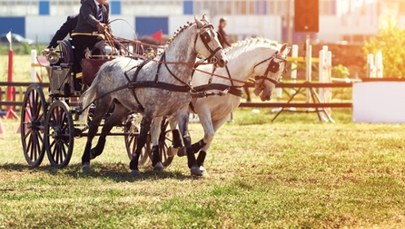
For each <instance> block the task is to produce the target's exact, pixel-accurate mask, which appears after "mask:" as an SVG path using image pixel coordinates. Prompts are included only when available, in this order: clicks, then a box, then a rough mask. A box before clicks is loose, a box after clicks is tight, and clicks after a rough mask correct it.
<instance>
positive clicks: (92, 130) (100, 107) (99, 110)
mask: <svg viewBox="0 0 405 229" xmlns="http://www.w3.org/2000/svg"><path fill="white" fill-rule="evenodd" d="M106 108H107V109H106ZM108 108H109V105H108V104H106V103H103V104H101V103H97V104H96V109H95V112H94V114H95V115H94V117H93V119H92V120H91V121H90V123H89V131H88V133H87V142H86V146H85V148H84V152H83V156H82V168H83V170H90V159H91V155H90V150H91V142H92V141H93V138H94V137H95V136H96V134H97V131H98V126H99V125H100V122H101V120H102V119H103V118H104V116H105V114H106V113H107V111H108Z"/></svg>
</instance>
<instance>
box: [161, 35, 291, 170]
mask: <svg viewBox="0 0 405 229" xmlns="http://www.w3.org/2000/svg"><path fill="white" fill-rule="evenodd" d="M289 51H290V47H288V46H287V45H286V44H284V45H281V44H279V43H277V42H274V41H270V40H267V39H262V38H250V39H247V40H244V41H240V42H238V43H236V44H234V45H232V46H231V47H229V48H227V49H225V52H226V55H227V57H228V64H227V67H228V70H229V74H228V72H227V71H228V70H227V69H226V68H218V69H216V68H215V66H213V65H201V66H199V67H198V68H197V69H196V71H195V73H194V76H193V80H192V85H193V87H194V88H199V87H203V88H205V89H209V88H210V85H212V87H211V88H213V89H214V90H213V94H215V91H216V90H215V88H219V87H218V85H226V86H227V90H228V93H226V94H225V95H213V96H207V97H201V98H193V99H192V102H191V104H190V111H191V112H193V113H195V114H197V115H198V117H199V119H200V122H201V124H202V126H203V128H204V138H203V139H201V140H200V141H198V142H197V143H195V144H193V145H192V146H191V147H190V146H187V141H190V140H189V139H187V138H189V136H183V138H184V137H186V139H185V141H184V142H185V146H186V151H187V154H189V153H190V152H192V153H198V152H199V155H198V158H197V165H198V166H200V172H201V174H200V175H206V174H207V172H206V170H205V168H204V160H205V156H206V154H207V150H208V149H209V147H210V145H211V143H212V140H213V138H214V135H215V132H216V131H217V130H218V129H219V128H220V127H221V126H222V125H223V124H224V123H225V122H226V120H227V119H228V117H229V115H230V113H231V112H233V111H234V110H235V109H236V108H237V107H238V106H239V104H240V102H241V97H240V95H241V92H240V88H241V87H243V85H244V84H245V82H246V81H247V80H248V79H251V78H254V79H255V91H254V92H255V94H256V95H257V96H260V98H261V100H263V101H264V100H270V99H271V94H272V91H273V90H274V88H275V85H276V83H277V81H278V79H279V77H280V75H281V74H282V72H283V71H284V68H285V62H286V57H287V54H288V52H289ZM208 73H210V74H208ZM224 76H226V77H224ZM214 85H215V86H214ZM238 89H239V92H238ZM221 90H223V88H222V89H221ZM225 90H226V89H225ZM217 92H218V91H217ZM206 94H207V95H209V94H210V93H206ZM216 94H222V93H216ZM178 121H179V120H173V119H172V120H171V123H170V126H171V127H172V128H173V127H175V126H176V122H178ZM182 121H184V120H180V123H181V122H182ZM183 140H184V139H183ZM182 149H183V150H179V151H178V155H179V156H184V155H185V154H186V153H185V152H184V148H182ZM200 150H201V151H200ZM175 151H176V150H175V149H174V153H173V152H172V155H169V156H174V154H175Z"/></svg>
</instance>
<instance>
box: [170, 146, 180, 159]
mask: <svg viewBox="0 0 405 229" xmlns="http://www.w3.org/2000/svg"><path fill="white" fill-rule="evenodd" d="M178 152H179V148H174V147H173V146H170V147H169V150H168V151H167V156H169V157H174V156H176V154H177V155H178Z"/></svg>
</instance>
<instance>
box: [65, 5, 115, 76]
mask: <svg viewBox="0 0 405 229" xmlns="http://www.w3.org/2000/svg"><path fill="white" fill-rule="evenodd" d="M109 11H110V9H109V5H108V3H107V0H84V1H83V3H82V6H81V7H80V13H79V16H78V21H77V25H76V27H75V29H74V31H73V33H72V43H73V46H74V47H75V52H74V53H75V56H74V65H73V73H75V74H78V73H80V72H81V71H82V69H81V65H80V62H81V60H82V59H83V58H84V51H85V50H86V48H88V49H89V50H92V49H93V47H94V45H95V44H96V43H97V42H99V41H101V40H103V39H104V35H103V33H104V32H105V31H106V30H108V25H107V23H108V17H109ZM76 77H79V76H78V75H76Z"/></svg>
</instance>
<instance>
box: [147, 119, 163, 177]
mask: <svg viewBox="0 0 405 229" xmlns="http://www.w3.org/2000/svg"><path fill="white" fill-rule="evenodd" d="M162 120H163V117H157V118H154V119H153V122H152V127H151V129H150V134H151V137H152V139H151V141H152V145H153V147H152V166H153V169H154V170H156V171H163V169H164V166H163V164H162V158H161V155H160V152H159V138H160V132H161V125H162Z"/></svg>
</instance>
